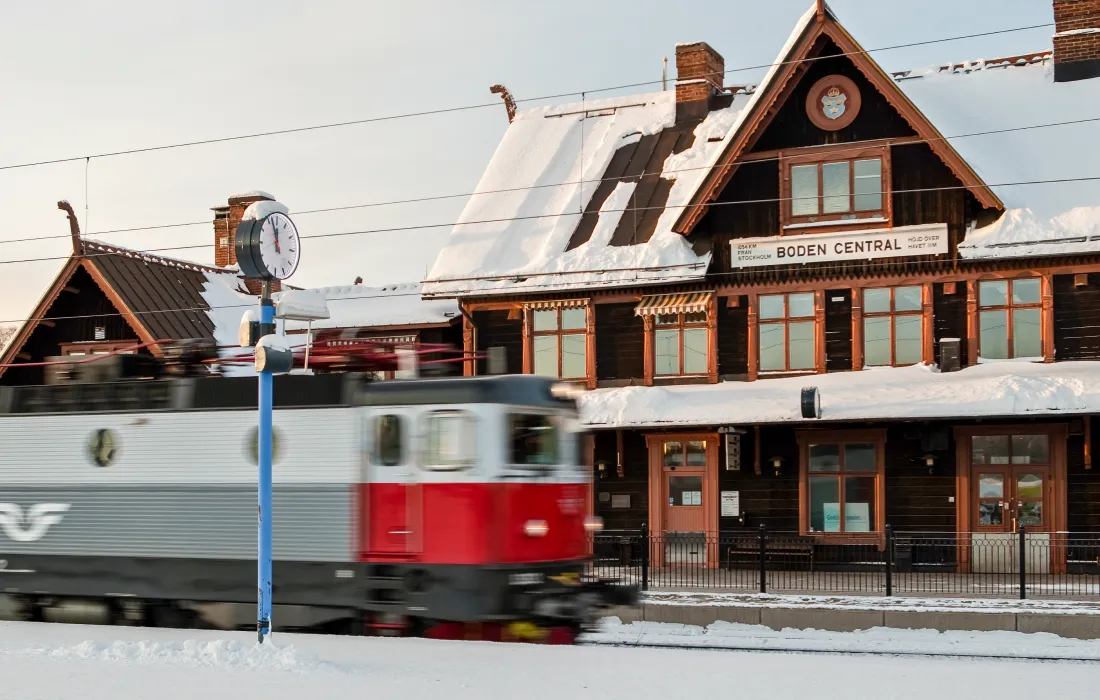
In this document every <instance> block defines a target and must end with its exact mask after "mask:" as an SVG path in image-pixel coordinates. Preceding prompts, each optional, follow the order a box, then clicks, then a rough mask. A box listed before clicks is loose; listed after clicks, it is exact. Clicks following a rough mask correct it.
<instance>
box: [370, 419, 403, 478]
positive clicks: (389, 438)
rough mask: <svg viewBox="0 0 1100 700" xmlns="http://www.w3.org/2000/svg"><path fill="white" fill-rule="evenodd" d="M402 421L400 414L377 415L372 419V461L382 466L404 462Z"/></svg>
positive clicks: (391, 465) (392, 465)
mask: <svg viewBox="0 0 1100 700" xmlns="http://www.w3.org/2000/svg"><path fill="white" fill-rule="evenodd" d="M403 422H404V421H403V420H402V419H401V416H394V415H386V416H378V417H377V418H375V420H374V462H375V464H380V465H382V466H384V467H394V466H397V465H398V464H404V463H405V441H404V439H403V435H402V434H403V432H404V431H403V430H402V428H403V426H402V423H403Z"/></svg>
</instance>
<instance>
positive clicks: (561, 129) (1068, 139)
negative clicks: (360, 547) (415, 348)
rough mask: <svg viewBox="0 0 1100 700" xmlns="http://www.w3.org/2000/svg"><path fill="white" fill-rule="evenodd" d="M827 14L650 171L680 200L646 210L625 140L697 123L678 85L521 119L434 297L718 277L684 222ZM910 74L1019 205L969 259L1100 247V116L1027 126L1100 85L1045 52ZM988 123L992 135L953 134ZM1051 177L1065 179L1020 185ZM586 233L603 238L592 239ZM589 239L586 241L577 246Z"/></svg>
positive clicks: (990, 228)
mask: <svg viewBox="0 0 1100 700" xmlns="http://www.w3.org/2000/svg"><path fill="white" fill-rule="evenodd" d="M827 12H828V13H829V15H830V16H833V17H835V15H833V13H832V12H831V10H828V9H827ZM815 13H816V5H815V6H814V7H811V8H810V9H809V10H808V11H807V12H806V13H805V14H803V15H802V17H801V18H800V19H799V21H798V22H797V23H796V25H795V27H794V28H793V31H792V32H791V34H790V36H789V37H788V39H787V41H786V43H785V44H784V46H783V47H782V48H781V49H780V51H779V54H778V57H777V59H776V61H774V63H773V65H772V66H771V68H770V69H769V71H768V73H767V74H766V76H765V77H764V79H763V80H762V81H761V82H760V84H759V85H757V86H756V87H755V88H749V89H747V90H746V91H742V92H739V93H737V94H735V95H733V96H732V103H731V104H730V106H729V107H726V108H725V109H719V110H716V111H713V112H711V114H710V115H709V116H708V117H707V119H706V120H705V121H704V122H703V123H702V124H700V125H699V126H698V127H696V128H694V130H693V134H690V136H693V137H694V138H691V139H689V140H688V141H687V145H686V149H681V148H680V145H682V144H683V140H681V142H680V143H679V144H678V145H677V148H676V151H679V152H672V153H670V154H668V155H667V157H666V158H665V159H664V161H663V162H659V163H657V164H656V167H655V168H652V169H647V170H646V172H655V171H656V172H660V177H661V178H662V179H664V180H668V181H671V182H672V185H671V188H670V191H669V193H668V197H667V199H665V200H654V199H651V198H650V194H648V193H647V194H646V195H645V197H644V198H643V199H644V200H645V201H644V202H643V203H641V204H639V203H637V200H638V194H639V193H640V192H641V191H642V189H643V187H642V185H641V184H639V183H638V180H637V178H633V179H631V178H628V177H625V176H622V177H620V176H621V175H622V168H621V167H618V168H616V166H615V164H616V162H617V161H618V160H620V159H618V158H616V155H618V154H619V151H620V149H621V148H623V147H625V146H629V145H630V144H631V143H634V142H636V141H637V140H639V139H642V138H645V137H647V136H650V137H651V136H653V135H656V134H665V132H668V131H670V130H674V129H677V128H683V127H678V126H677V125H676V124H675V112H676V106H675V93H674V91H672V90H669V91H664V92H658V93H653V94H647V95H638V96H631V97H620V98H613V99H605V100H598V101H585V102H582V103H574V104H568V105H561V106H553V107H541V108H538V109H530V110H525V111H521V112H519V113H518V114H517V115H516V118H515V120H514V121H513V123H512V124H511V125H510V126H509V128H508V131H507V132H506V133H505V136H504V138H503V139H502V141H501V143H500V145H499V146H498V148H497V150H496V153H495V154H494V155H493V158H492V160H491V161H490V163H489V165H488V167H487V168H486V170H485V173H484V174H483V176H482V179H481V182H480V183H479V184H478V187H477V190H476V191H477V192H478V193H479V194H475V195H473V196H472V197H471V198H470V200H469V202H468V203H467V206H466V208H465V210H464V211H463V213H462V216H461V217H460V218H459V222H458V224H457V225H456V226H455V227H454V229H453V230H452V232H451V234H450V236H449V238H448V239H447V241H446V243H445V245H444V246H443V248H442V250H441V251H440V253H439V256H438V257H437V259H436V262H435V265H434V266H433V268H432V270H431V272H430V273H429V275H428V277H427V279H426V281H425V285H424V292H425V294H426V295H428V296H463V295H489V294H505V293H515V292H520V293H523V292H541V291H551V290H569V289H572V288H585V287H592V286H595V285H600V286H616V285H639V284H647V283H657V282H669V281H688V280H695V279H700V278H702V277H703V276H704V275H705V273H706V268H707V266H708V264H709V262H710V254H709V253H704V254H697V253H696V252H695V251H694V250H693V249H692V247H691V246H690V245H689V243H688V241H687V240H685V238H684V237H683V236H681V235H679V234H676V233H674V232H673V231H672V226H673V224H674V223H675V220H676V219H677V218H678V217H679V215H680V213H681V212H682V210H683V207H684V205H685V204H686V203H688V202H689V201H690V200H691V198H692V195H694V194H695V193H696V190H697V189H698V188H699V186H700V184H701V183H702V181H703V178H704V176H705V175H706V173H707V172H708V171H709V170H710V169H711V167H712V166H713V165H714V164H715V163H716V162H717V158H718V157H719V156H720V151H721V149H722V147H723V145H724V144H727V143H730V142H731V141H732V140H733V139H734V138H735V137H736V136H737V135H738V132H739V130H740V129H741V128H742V126H743V123H744V122H745V120H746V119H747V117H748V115H750V114H751V113H752V112H753V107H754V105H755V103H756V102H757V101H759V100H761V99H765V98H766V96H767V95H768V94H769V93H770V92H774V91H769V90H768V88H769V87H770V86H771V84H772V83H773V82H775V80H776V76H777V75H778V74H779V72H780V69H781V68H782V66H783V64H784V63H785V62H786V61H788V60H789V56H790V55H791V53H792V51H794V49H795V48H796V46H797V45H798V42H799V40H800V39H801V38H802V36H803V35H804V33H805V32H806V31H807V28H808V27H809V26H810V25H811V23H812V22H813V21H814V18H815ZM897 82H898V84H899V86H900V88H901V89H902V91H903V92H904V93H905V94H906V95H907V96H908V97H909V98H910V99H911V100H912V101H913V102H914V104H916V106H917V107H918V108H919V109H920V110H921V111H922V112H923V113H924V114H925V116H927V117H928V119H929V120H930V121H931V123H932V124H933V125H934V126H935V127H936V128H937V129H938V130H939V131H940V132H941V133H942V134H943V135H944V136H946V137H948V141H949V143H950V145H951V146H952V147H953V148H955V149H956V151H958V153H959V154H960V155H961V156H962V157H963V159H965V160H966V161H967V162H968V163H969V164H970V166H971V167H972V168H973V169H974V170H975V172H976V173H977V174H978V175H979V176H980V177H981V178H982V179H983V181H984V182H985V183H986V184H988V185H990V186H991V187H992V189H993V191H994V193H996V194H997V195H998V197H999V198H1000V199H1001V201H1003V202H1004V203H1005V204H1006V206H1007V207H1008V210H1007V211H1006V213H1005V214H1004V215H1003V216H1002V217H1001V218H1000V219H999V220H998V221H996V222H995V223H993V224H992V225H987V226H985V227H983V228H981V229H977V230H972V231H970V232H969V234H968V236H967V238H966V241H965V242H964V243H963V244H962V245H961V246H960V252H961V254H962V256H963V257H964V258H968V259H973V258H985V257H1015V256H1034V255H1054V254H1066V253H1081V252H1100V182H1098V181H1079V182H1065V181H1064V180H1066V179H1070V180H1072V179H1074V178H1082V177H1095V176H1097V175H1100V171H1097V170H1096V163H1098V162H1100V139H1096V138H1095V136H1094V135H1093V132H1094V131H1095V128H1096V126H1097V124H1096V123H1095V122H1086V123H1079V124H1074V125H1065V126H1054V127H1049V128H1035V129H1026V130H1020V127H1029V126H1038V125H1042V124H1047V123H1053V122H1065V121H1075V120H1085V119H1096V118H1098V117H1100V83H1098V81H1096V80H1082V81H1077V82H1068V83H1055V82H1054V80H1053V64H1052V60H1051V59H1050V57H1049V54H1037V55H1032V56H1031V57H1028V58H1022V59H1019V60H1013V61H997V62H982V61H979V62H972V63H966V64H962V65H952V66H949V67H947V68H946V69H945V68H944V67H941V66H936V67H933V68H930V69H926V70H918V71H910V72H908V73H905V74H899V75H898V76H897ZM1009 130H1011V131H1009ZM978 132H981V133H982V134H984V135H980V136H966V137H965V138H952V137H956V136H958V137H962V136H964V135H969V134H975V133H978ZM639 150H642V149H640V148H639ZM1036 180H1063V182H1058V183H1051V184H1031V185H1020V184H1016V183H1027V182H1034V181H1036ZM581 181H583V185H582V184H581ZM602 181H607V182H606V183H604V182H602ZM601 184H603V188H602V190H601ZM650 189H652V188H650ZM653 208H656V209H657V210H658V211H659V219H658V221H657V223H656V225H655V227H653V229H652V234H651V235H649V234H648V231H647V236H648V237H647V238H645V240H643V241H632V240H625V241H624V240H623V239H622V238H621V237H617V236H616V233H615V232H616V229H617V228H620V227H621V225H622V223H623V222H624V220H626V221H636V220H639V219H642V218H643V217H644V216H645V214H646V211H647V210H649V209H653ZM624 210H627V211H624ZM586 211H587V212H588V214H587V217H585V216H582V212H586ZM585 219H587V221H586V220H585ZM593 221H594V223H593ZM635 225H637V224H635ZM586 226H587V227H588V228H589V229H590V234H588V235H587V236H580V239H578V232H581V231H582V230H585V227H586ZM578 240H581V241H583V242H581V243H580V245H577V243H578Z"/></svg>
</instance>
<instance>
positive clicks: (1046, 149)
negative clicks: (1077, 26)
mask: <svg viewBox="0 0 1100 700" xmlns="http://www.w3.org/2000/svg"><path fill="white" fill-rule="evenodd" d="M896 79H897V82H898V86H899V87H900V88H901V89H902V90H903V91H904V92H905V94H906V95H907V96H908V97H909V99H911V100H912V101H913V103H914V104H916V105H917V107H919V108H920V110H921V111H922V112H923V113H924V114H926V115H927V116H928V117H929V118H930V119H931V120H932V121H934V122H935V123H936V124H938V125H939V126H940V128H941V129H942V130H944V131H945V132H946V133H947V134H948V136H960V135H964V134H971V135H969V136H966V137H965V138H952V139H951V142H952V144H953V145H954V147H955V148H956V149H957V150H958V151H959V153H961V154H962V156H963V157H964V158H966V160H967V162H969V163H970V164H971V165H972V166H973V167H974V169H975V170H976V171H977V172H978V174H979V175H981V177H982V178H984V179H985V181H986V182H987V183H989V185H990V187H991V188H992V191H993V192H994V193H996V194H997V196H998V197H1000V199H1001V200H1002V201H1003V202H1004V204H1005V207H1006V211H1005V212H1004V214H1003V215H1002V216H1001V217H1000V218H998V219H997V220H996V221H994V222H992V223H991V224H989V225H986V226H983V227H981V228H975V229H972V230H970V231H968V232H967V234H966V239H965V240H964V241H962V242H961V243H960V244H959V254H960V256H961V257H962V258H963V259H987V258H1011V257H1039V256H1050V255H1072V254H1082V253H1097V252H1100V168H1098V166H1097V164H1098V163H1100V139H1098V138H1096V130H1097V128H1098V126H1100V81H1098V80H1079V81H1074V82H1063V83H1055V82H1054V61H1053V58H1052V57H1051V53H1050V52H1049V51H1046V52H1043V53H1039V54H1030V55H1025V56H1019V57H1012V58H1009V59H999V60H992V61H971V62H966V63H957V64H948V65H940V66H931V67H928V68H925V69H922V70H916V71H909V72H906V73H901V74H898V75H897V76H896ZM1046 125H1053V126H1046ZM1034 127H1041V128H1034ZM1044 182H1045V183H1046V184H1031V185H1022V184H1015V183H1044Z"/></svg>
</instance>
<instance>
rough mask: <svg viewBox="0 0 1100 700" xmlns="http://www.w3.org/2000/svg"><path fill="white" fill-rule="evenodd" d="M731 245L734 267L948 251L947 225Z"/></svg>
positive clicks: (770, 238) (752, 240) (740, 240)
mask: <svg viewBox="0 0 1100 700" xmlns="http://www.w3.org/2000/svg"><path fill="white" fill-rule="evenodd" d="M730 247H731V253H732V255H731V263H732V266H733V267H734V268H738V267H764V266H767V265H804V264H806V263H815V262H833V261H838V260H874V259H878V258H901V257H909V256H919V255H939V254H942V253H946V252H948V240H947V224H930V225H921V226H902V227H899V228H892V229H874V230H864V231H843V232H833V233H806V234H801V235H794V236H768V237H764V238H735V239H733V240H732V241H730Z"/></svg>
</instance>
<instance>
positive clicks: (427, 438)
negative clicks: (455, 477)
mask: <svg viewBox="0 0 1100 700" xmlns="http://www.w3.org/2000/svg"><path fill="white" fill-rule="evenodd" d="M441 416H455V417H458V418H464V419H465V420H466V421H467V422H468V423H472V426H471V425H467V426H466V429H465V430H464V431H462V434H465V435H467V436H468V437H467V439H469V440H471V445H470V453H471V454H472V458H471V459H470V460H468V461H467V463H462V462H458V463H450V464H435V463H433V462H431V461H430V456H431V449H430V445H431V424H432V420H433V419H435V418H438V417H441ZM478 419H479V416H478V415H477V414H476V413H474V412H473V411H467V410H463V409H456V408H444V409H435V410H431V411H427V412H425V413H424V414H423V415H422V417H421V420H422V421H423V426H424V433H423V445H422V447H421V459H420V466H421V468H422V469H424V470H425V471H432V472H459V471H467V470H470V469H474V468H476V467H477V462H478V455H479V450H480V447H481V446H480V444H479V443H480V440H479V439H478V427H479V424H480V421H479V420H478Z"/></svg>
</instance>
